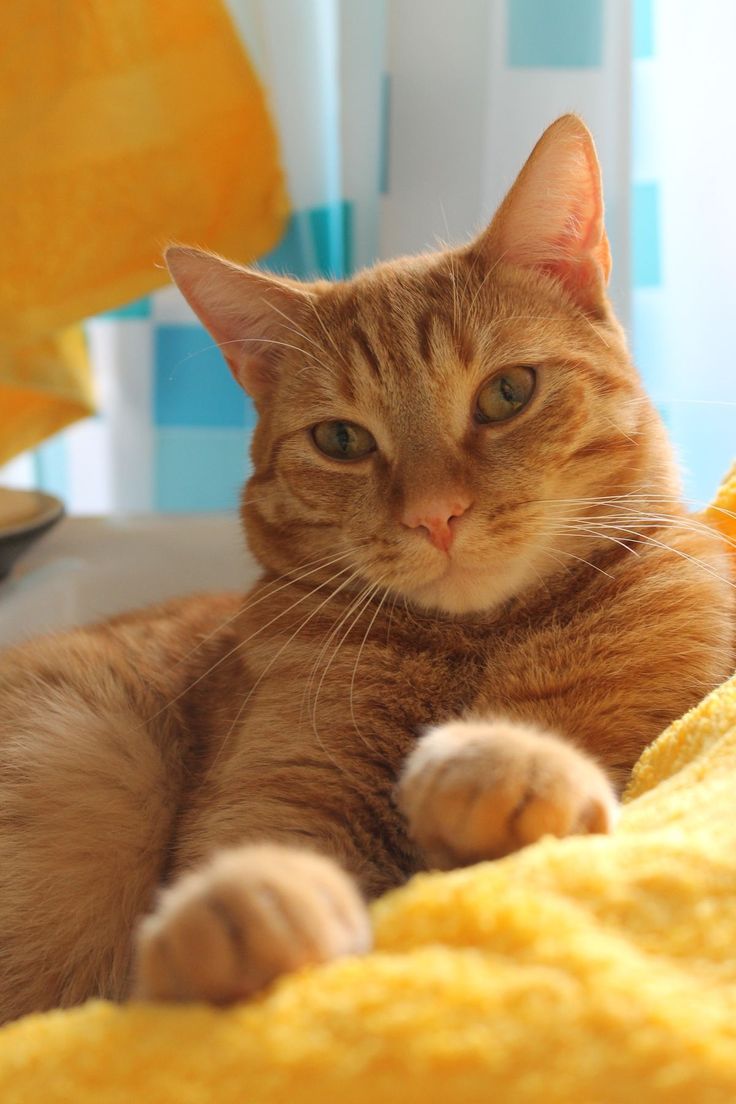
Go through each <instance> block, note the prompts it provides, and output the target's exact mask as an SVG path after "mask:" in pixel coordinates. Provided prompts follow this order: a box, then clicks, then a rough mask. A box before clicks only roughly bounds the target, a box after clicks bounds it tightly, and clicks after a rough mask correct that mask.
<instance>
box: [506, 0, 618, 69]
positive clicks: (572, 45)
mask: <svg viewBox="0 0 736 1104" xmlns="http://www.w3.org/2000/svg"><path fill="white" fill-rule="evenodd" d="M506 3H507V9H506V10H507V42H506V55H507V62H508V65H509V66H511V67H512V68H539V69H547V68H552V69H560V68H561V69H590V68H595V67H597V66H600V65H601V64H602V62H603V0H506Z"/></svg>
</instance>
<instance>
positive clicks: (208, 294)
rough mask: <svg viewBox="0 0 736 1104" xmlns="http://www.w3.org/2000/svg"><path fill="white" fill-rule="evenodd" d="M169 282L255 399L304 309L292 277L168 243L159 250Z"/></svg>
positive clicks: (304, 296)
mask: <svg viewBox="0 0 736 1104" xmlns="http://www.w3.org/2000/svg"><path fill="white" fill-rule="evenodd" d="M164 256H165V259H166V264H167V266H168V269H169V272H170V273H171V276H172V279H173V280H174V283H175V284H176V285H177V287H178V288H179V290H180V291H181V293H182V295H183V296H184V298H185V299H186V300H187V302H188V303H189V305H190V306H191V308H192V310H193V311H194V312H195V314H196V315H197V316H198V317H199V319H200V321H201V322H202V324H203V325H204V326H205V327H206V329H207V330H209V332H210V333H211V334H212V337H213V338H214V339H215V341H216V342H217V345H218V346H219V348H220V350H221V352H222V355H223V356H224V358H225V360H226V361H227V363H228V365H229V367H230V370H231V372H232V373H233V375H234V376H235V379H236V380H237V381H238V383H239V384H240V385H241V387H242V388H243V389H244V390H245V391H247V393H248V394H249V395H251V396H252V398H253V399H255V400H256V401H262V400H265V399H267V398H268V396H269V395H270V393H271V392H272V390H273V388H274V386H275V383H276V381H277V379H278V371H279V365H280V361H281V359H282V355H283V351H284V349H285V348H288V347H290V346H293V344H294V330H298V329H299V328H300V326H299V319H300V318H301V317H302V316H303V315H304V314H305V313H306V311H307V310H308V309H309V300H310V293H309V291H308V290H307V288H306V287H304V286H303V285H301V284H299V282H298V281H297V280H289V279H287V278H285V277H281V276H270V275H267V274H266V273H262V272H256V271H255V270H254V269H248V268H241V267H240V266H239V265H236V264H232V263H231V262H230V261H226V260H223V258H222V257H218V256H216V255H215V254H214V253H206V252H205V251H204V250H201V249H193V248H190V247H189V246H183V245H172V246H169V248H168V249H167V250H166V253H165V254H164Z"/></svg>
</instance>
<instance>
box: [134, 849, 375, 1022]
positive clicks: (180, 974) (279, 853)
mask: <svg viewBox="0 0 736 1104" xmlns="http://www.w3.org/2000/svg"><path fill="white" fill-rule="evenodd" d="M370 943H371V929H370V922H369V917H368V912H367V909H366V905H365V903H364V901H363V899H362V897H361V896H360V894H359V892H358V889H357V887H356V885H355V883H354V882H353V881H352V880H351V879H350V878H349V877H348V875H347V874H346V873H345V872H344V871H343V870H342V869H341V868H340V867H339V866H338V865H337V864H336V863H335V862H333V861H332V860H331V859H328V858H325V857H322V856H320V855H317V854H315V853H313V852H310V851H303V850H298V849H297V848H293V847H283V846H280V845H277V844H252V845H250V846H244V847H240V848H235V849H233V850H230V851H224V852H221V853H220V854H219V855H218V856H217V857H216V858H215V859H214V860H213V861H211V862H210V863H209V864H207V865H205V866H204V867H203V868H202V869H201V870H199V871H196V872H195V873H193V874H188V875H186V876H185V877H183V878H182V879H180V880H179V881H178V882H176V883H175V884H174V885H173V886H172V887H171V888H169V889H167V890H165V891H164V892H163V893H162V894H161V899H160V902H159V907H158V909H157V910H156V912H155V913H154V914H153V915H151V916H149V917H148V918H147V919H146V920H144V921H143V923H142V924H141V925H140V928H139V931H138V938H137V959H136V967H135V978H134V984H133V996H134V997H137V998H142V999H148V1000H206V1001H210V1002H211V1003H214V1004H227V1003H230V1002H232V1001H235V1000H242V999H243V998H245V997H249V996H252V995H253V994H254V993H256V992H258V991H259V990H261V989H263V988H264V987H265V986H267V985H268V984H270V983H271V982H272V981H274V980H275V979H276V978H277V977H279V976H280V975H281V974H284V973H291V972H293V971H294V970H297V969H299V968H300V967H302V966H306V965H312V964H316V963H320V962H327V961H329V960H330V959H334V958H339V957H341V956H343V955H351V954H360V953H363V952H365V951H367V950H368V949H369V947H370Z"/></svg>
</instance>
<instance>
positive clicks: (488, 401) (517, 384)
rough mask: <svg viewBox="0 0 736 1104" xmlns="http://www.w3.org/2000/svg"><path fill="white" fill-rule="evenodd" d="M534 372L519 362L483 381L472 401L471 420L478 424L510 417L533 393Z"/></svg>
mask: <svg viewBox="0 0 736 1104" xmlns="http://www.w3.org/2000/svg"><path fill="white" fill-rule="evenodd" d="M536 379H537V373H536V372H535V371H534V369H533V368H527V367H524V366H521V365H519V366H518V367H515V368H504V370H503V372H499V373H498V375H497V376H494V377H493V379H489V380H487V381H486V383H484V384H483V386H482V387H481V389H480V391H479V392H478V397H477V399H476V401H475V420H476V422H480V423H481V424H482V425H486V424H488V423H489V422H505V421H506V420H507V419H508V418H513V416H514V414H516V413H518V411H519V410H521V409H522V408H523V407H525V406H526V404H527V403H528V402H529V400H530V398H531V397H532V395H533V394H534V385H535V383H536Z"/></svg>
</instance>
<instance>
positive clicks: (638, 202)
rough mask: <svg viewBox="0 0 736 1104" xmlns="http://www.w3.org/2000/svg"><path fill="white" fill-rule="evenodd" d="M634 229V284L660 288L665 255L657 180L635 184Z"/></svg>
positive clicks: (632, 224) (633, 198) (632, 213)
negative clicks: (663, 251)
mask: <svg viewBox="0 0 736 1104" xmlns="http://www.w3.org/2000/svg"><path fill="white" fill-rule="evenodd" d="M631 228H632V239H633V240H632V258H633V281H634V287H635V288H642V287H657V286H658V285H659V284H661V282H662V258H661V241H660V216H659V185H658V184H656V183H655V182H654V181H650V180H647V181H642V182H640V183H637V184H634V190H633V196H632V203H631Z"/></svg>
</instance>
